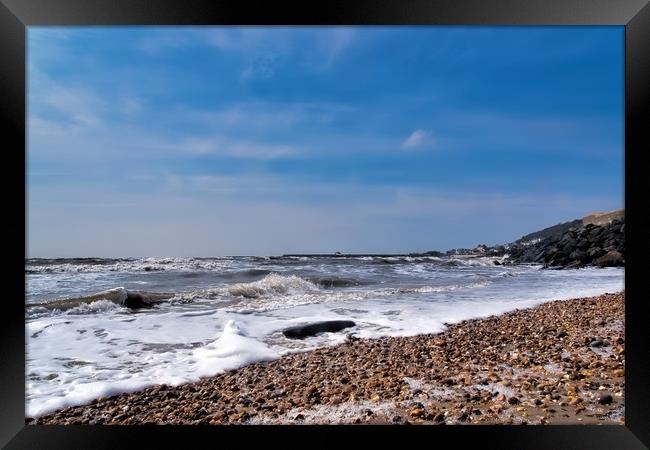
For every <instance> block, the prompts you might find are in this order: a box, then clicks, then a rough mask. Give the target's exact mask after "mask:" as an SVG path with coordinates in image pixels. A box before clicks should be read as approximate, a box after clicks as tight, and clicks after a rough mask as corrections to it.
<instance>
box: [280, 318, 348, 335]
mask: <svg viewBox="0 0 650 450" xmlns="http://www.w3.org/2000/svg"><path fill="white" fill-rule="evenodd" d="M355 325H356V324H355V323H354V322H353V321H351V320H328V321H325V322H316V323H312V324H308V325H299V326H295V327H290V328H287V329H286V330H284V331H282V334H284V335H285V336H286V337H288V338H291V339H304V338H306V337H309V336H315V335H316V334H318V333H324V332H328V333H334V332H337V331H341V330H343V329H345V328H350V327H353V326H355Z"/></svg>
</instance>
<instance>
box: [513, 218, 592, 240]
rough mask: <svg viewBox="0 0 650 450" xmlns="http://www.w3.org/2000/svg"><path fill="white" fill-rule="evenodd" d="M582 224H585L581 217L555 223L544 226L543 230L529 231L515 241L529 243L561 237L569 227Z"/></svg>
mask: <svg viewBox="0 0 650 450" xmlns="http://www.w3.org/2000/svg"><path fill="white" fill-rule="evenodd" d="M581 225H583V222H582V220H581V219H576V220H572V221H570V222H564V223H558V224H557V225H553V226H552V227H548V228H544V229H543V230H540V231H535V232H533V233H529V234H527V235H526V236H524V237H522V238H521V239H519V240H517V241H515V242H516V243H517V244H528V243H533V242H536V241H540V240H543V239H546V238H554V237H561V236H562V235H563V234H564V233H566V232H567V231H569V229H571V228H575V227H580V226H581Z"/></svg>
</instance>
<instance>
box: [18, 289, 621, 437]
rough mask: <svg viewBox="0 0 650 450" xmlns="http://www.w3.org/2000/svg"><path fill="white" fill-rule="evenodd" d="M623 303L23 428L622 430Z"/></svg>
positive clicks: (357, 350) (406, 341) (73, 412)
mask: <svg viewBox="0 0 650 450" xmlns="http://www.w3.org/2000/svg"><path fill="white" fill-rule="evenodd" d="M624 300H625V295H624V293H618V294H605V295H602V296H598V297H589V298H580V299H573V300H562V301H554V302H549V303H545V304H543V305H540V306H537V307H534V308H530V309H522V310H516V311H514V312H510V313H506V314H503V315H499V316H492V317H488V318H485V319H477V320H469V321H464V322H460V323H458V324H453V325H449V327H448V329H447V331H445V332H443V333H440V334H428V335H420V336H414V337H386V338H380V339H368V340H366V339H356V338H351V339H349V340H348V341H347V342H346V343H345V344H342V345H339V346H336V347H327V348H321V349H318V350H313V351H310V352H306V353H296V354H290V355H287V356H284V357H282V358H280V359H278V360H275V361H271V362H266V363H257V364H252V365H249V366H246V367H242V368H239V369H236V370H231V371H228V372H226V373H224V374H221V375H217V376H214V377H209V378H204V379H202V380H201V381H199V382H195V383H189V384H184V385H180V386H176V387H171V386H166V385H156V386H152V387H150V388H147V389H145V390H143V391H140V392H136V393H132V394H122V395H117V396H113V397H110V398H102V399H98V400H96V401H94V402H93V403H92V404H90V405H85V406H77V407H70V408H65V409H62V410H60V411H56V412H53V413H50V414H47V415H45V416H42V417H39V418H37V419H29V418H28V419H26V422H27V423H29V424H122V425H123V424H214V425H217V424H367V423H368V424H405V423H411V424H619V425H622V424H623V422H624V401H625V396H624V388H625V379H624V377H625V336H624V328H625V327H624V323H625V322H624V320H625V304H624Z"/></svg>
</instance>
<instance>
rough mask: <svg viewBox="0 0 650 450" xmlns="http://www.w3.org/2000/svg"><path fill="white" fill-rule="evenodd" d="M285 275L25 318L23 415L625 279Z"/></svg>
mask: <svg viewBox="0 0 650 450" xmlns="http://www.w3.org/2000/svg"><path fill="white" fill-rule="evenodd" d="M272 262H273V261H272ZM274 263H275V262H274ZM246 264H248V262H247V263H246ZM292 264H297V266H298V267H299V268H301V270H303V272H304V273H301V274H299V275H298V274H292V273H289V272H288V271H285V272H283V273H276V272H273V273H271V274H268V275H264V276H260V278H259V279H257V280H254V281H252V282H245V283H232V282H231V283H226V282H223V283H221V284H220V285H217V286H214V287H211V288H209V289H196V288H194V289H192V288H190V289H187V288H185V285H183V287H184V289H185V292H186V294H187V295H188V297H191V299H189V302H181V301H178V302H165V303H161V304H160V305H157V306H156V307H154V308H151V309H147V310H142V311H132V310H129V309H127V308H125V307H123V306H120V305H119V304H118V303H116V302H112V301H108V300H106V299H102V298H98V299H96V300H95V301H93V302H88V303H84V304H82V305H77V306H76V307H73V308H72V309H69V310H68V311H66V312H64V313H57V314H52V313H51V312H49V311H47V310H45V311H39V314H34V315H28V317H27V324H26V334H27V349H26V350H27V380H26V384H27V392H26V394H27V413H28V415H30V416H37V415H40V414H43V413H46V412H48V411H52V410H54V409H58V408H61V407H63V406H67V405H76V404H82V403H87V402H88V401H90V400H92V399H93V398H96V397H99V396H106V395H110V394H113V393H118V392H128V391H132V390H138V389H141V388H142V387H144V386H148V385H152V384H157V383H167V384H179V383H183V382H188V381H195V380H198V379H199V378H200V377H202V376H208V375H214V374H217V373H220V372H222V371H224V370H229V369H231V368H235V367H238V366H241V365H245V364H249V363H252V362H255V361H264V360H270V359H273V358H277V357H279V356H281V355H283V354H286V353H289V352H295V351H305V350H307V349H311V348H315V347H319V346H329V345H336V344H338V343H341V342H343V341H344V340H345V339H346V336H347V335H348V334H354V335H356V336H358V337H364V338H375V337H379V336H409V335H415V334H421V333H435V332H440V331H443V330H444V329H445V324H446V323H455V322H458V321H461V320H465V319H470V318H478V317H486V316H489V315H493V314H500V313H503V312H506V311H511V310H513V309H516V308H525V307H529V306H534V305H536V304H539V303H542V302H544V301H548V300H555V299H565V298H574V297H581V296H589V295H598V294H602V293H604V292H618V291H621V290H622V289H623V288H624V271H623V270H622V269H615V268H610V269H580V270H562V271H550V270H538V268H537V267H534V266H530V267H529V266H513V267H501V266H488V265H483V266H479V265H477V266H462V267H461V266H457V267H448V268H440V266H439V265H437V264H435V263H434V264H426V263H419V262H411V263H404V264H401V265H400V264H376V263H375V262H374V261H365V262H363V261H362V262H360V263H357V262H355V261H349V260H348V261H347V262H345V261H343V262H341V263H338V262H337V263H336V264H340V265H338V266H336V265H334V266H333V265H331V264H330V265H328V264H329V263H328V264H324V263H323V264H320V263H319V264H315V263H313V261H298V262H292ZM363 264H365V265H363ZM409 265H411V266H413V267H415V266H417V269H416V270H414V271H412V273H411V274H409V273H408V271H407V273H400V272H398V271H396V270H395V268H396V267H400V270H401V269H403V268H404V267H408V266H409ZM427 266H428V267H427ZM245 267H250V266H249V265H246V266H245ZM279 269H283V268H282V267H279ZM274 270H275V266H274ZM510 273H512V274H516V276H509V275H507V274H510ZM82 275H83V274H82ZM47 276H50V275H48V274H34V275H29V276H28V288H29V282H30V279H31V278H30V277H35V279H37V280H41V279H42V278H43V277H47ZM52 276H54V277H58V276H59V275H52ZM98 276H99V278H97V280H100V281H102V280H104V278H102V277H103V276H104V275H102V274H100V275H98ZM129 277H131V278H123V279H122V278H119V277H117V278H116V277H115V276H114V275H112V276H111V277H109V278H107V279H106V281H105V282H106V283H108V282H113V283H115V282H116V281H117V282H120V280H127V281H128V280H133V277H132V276H131V275H129ZM327 277H330V278H331V277H339V278H352V279H364V280H365V279H367V280H369V282H368V283H367V284H360V285H358V286H357V285H354V283H352V284H351V285H349V286H347V285H345V286H343V287H326V286H327V284H324V285H322V284H318V283H314V282H311V281H309V279H312V280H315V279H318V278H327ZM80 279H81V280H82V281H81V284H82V286H81V287H79V286H77V287H76V289H82V288H83V290H85V291H90V292H93V289H92V287H93V286H94V284H95V283H96V282H97V280H96V279H95V278H92V277H89V278H83V277H82V278H80ZM135 280H136V281H139V279H138V278H136V279H135ZM190 280H191V278H190ZM175 282H176V281H175ZM84 283H87V284H84ZM113 285H114V286H115V285H118V284H113ZM124 285H127V283H126V282H124ZM28 292H29V289H28ZM176 292H179V290H176ZM178 297H179V296H177V300H178ZM344 318H345V319H350V320H353V321H354V322H355V323H356V326H355V327H353V328H350V329H346V330H344V331H343V332H339V333H323V334H319V335H317V336H314V337H310V338H307V339H304V340H291V339H287V338H286V337H284V336H283V334H282V330H283V329H285V328H287V327H290V326H293V325H300V324H304V323H311V322H318V321H322V320H334V319H336V320H340V319H344Z"/></svg>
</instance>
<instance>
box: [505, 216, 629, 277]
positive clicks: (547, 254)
mask: <svg viewBox="0 0 650 450" xmlns="http://www.w3.org/2000/svg"><path fill="white" fill-rule="evenodd" d="M568 224H571V226H568V227H567V225H568ZM507 247H508V250H507V253H508V257H507V259H506V262H508V263H539V264H544V265H545V266H547V267H567V268H574V267H583V266H598V267H615V266H624V265H625V211H624V210H616V211H611V212H606V213H594V214H590V215H587V216H585V217H584V218H583V219H582V220H575V221H572V222H567V223H564V224H558V225H555V226H554V227H549V228H546V229H544V230H541V231H538V232H536V233H531V234H528V235H526V236H524V237H522V238H521V239H519V240H518V241H516V242H514V243H512V244H510V245H509V246H507Z"/></svg>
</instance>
